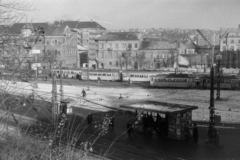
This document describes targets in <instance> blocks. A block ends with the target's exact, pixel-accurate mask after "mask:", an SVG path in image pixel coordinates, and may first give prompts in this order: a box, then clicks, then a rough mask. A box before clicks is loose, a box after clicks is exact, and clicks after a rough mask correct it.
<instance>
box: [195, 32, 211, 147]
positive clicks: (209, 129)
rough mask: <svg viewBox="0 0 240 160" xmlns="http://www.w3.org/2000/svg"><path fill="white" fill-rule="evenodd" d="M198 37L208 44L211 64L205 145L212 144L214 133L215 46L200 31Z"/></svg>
mask: <svg viewBox="0 0 240 160" xmlns="http://www.w3.org/2000/svg"><path fill="white" fill-rule="evenodd" d="M197 32H198V33H199V35H200V36H201V37H202V38H203V39H204V40H205V41H206V42H207V43H208V44H209V46H211V47H212V63H211V72H210V78H211V87H210V106H209V111H210V113H209V114H210V116H209V127H208V134H207V137H208V139H207V143H210V144H214V136H215V134H214V132H215V122H214V117H215V111H214V110H215V108H214V48H215V45H214V44H211V43H210V42H209V41H208V40H207V38H206V37H205V36H204V35H203V33H202V32H201V31H200V30H197Z"/></svg>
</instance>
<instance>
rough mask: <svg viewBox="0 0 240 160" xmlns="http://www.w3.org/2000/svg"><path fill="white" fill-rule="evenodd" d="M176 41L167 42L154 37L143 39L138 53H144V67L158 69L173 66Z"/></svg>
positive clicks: (176, 46)
mask: <svg viewBox="0 0 240 160" xmlns="http://www.w3.org/2000/svg"><path fill="white" fill-rule="evenodd" d="M177 50H178V42H176V41H175V42H167V41H161V40H156V39H148V40H147V39H145V40H144V41H143V42H142V43H141V47H140V49H139V52H140V54H145V64H144V66H145V67H144V68H148V69H158V68H161V67H173V66H174V63H175V62H176V59H177V58H176V57H177Z"/></svg>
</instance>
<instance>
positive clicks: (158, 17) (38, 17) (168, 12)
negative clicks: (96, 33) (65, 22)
mask: <svg viewBox="0 0 240 160" xmlns="http://www.w3.org/2000/svg"><path fill="white" fill-rule="evenodd" d="M28 1H29V2H31V3H32V5H33V7H35V8H36V9H35V10H34V11H31V12H28V21H33V22H44V21H45V22H46V21H47V22H52V21H54V20H60V19H71V20H80V21H89V20H91V19H92V20H94V21H97V22H99V23H100V24H101V25H102V26H103V27H105V28H108V29H129V28H140V29H144V28H186V29H191V28H193V29H196V28H199V29H215V30H219V29H220V28H237V27H238V24H240V18H239V17H240V0H28Z"/></svg>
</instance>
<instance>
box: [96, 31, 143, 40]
mask: <svg viewBox="0 0 240 160" xmlns="http://www.w3.org/2000/svg"><path fill="white" fill-rule="evenodd" d="M97 40H98V41H137V40H139V38H138V36H137V33H135V32H108V33H106V34H104V35H102V36H100V37H99V38H97Z"/></svg>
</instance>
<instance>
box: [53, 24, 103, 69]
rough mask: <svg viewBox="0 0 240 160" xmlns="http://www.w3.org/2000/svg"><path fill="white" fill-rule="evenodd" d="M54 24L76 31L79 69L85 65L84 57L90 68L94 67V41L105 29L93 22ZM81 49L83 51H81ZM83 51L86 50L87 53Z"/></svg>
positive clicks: (95, 50)
mask: <svg viewBox="0 0 240 160" xmlns="http://www.w3.org/2000/svg"><path fill="white" fill-rule="evenodd" d="M55 24H56V25H62V26H69V27H70V28H72V29H74V30H75V31H77V33H78V35H77V38H78V42H77V43H78V45H79V47H78V48H79V53H78V59H79V67H84V66H86V65H84V64H87V58H86V57H88V59H89V64H90V66H93V65H96V57H97V50H98V43H97V42H96V41H95V40H96V38H98V37H100V36H101V35H102V34H103V33H104V32H105V30H106V29H105V28H104V27H102V26H101V25H100V24H98V23H97V22H94V21H60V22H58V23H55ZM82 48H84V49H83V50H82ZM85 50H87V52H86V51H85Z"/></svg>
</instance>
